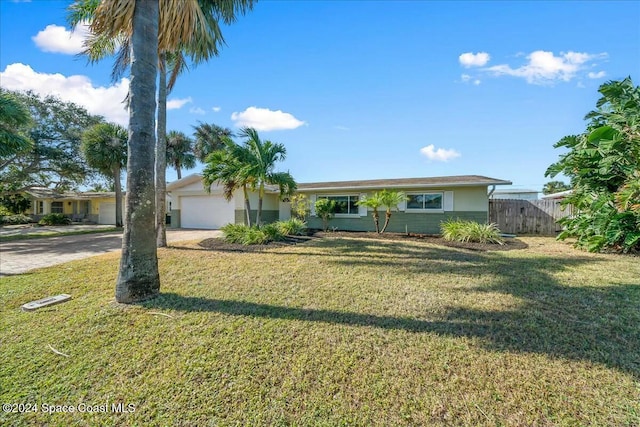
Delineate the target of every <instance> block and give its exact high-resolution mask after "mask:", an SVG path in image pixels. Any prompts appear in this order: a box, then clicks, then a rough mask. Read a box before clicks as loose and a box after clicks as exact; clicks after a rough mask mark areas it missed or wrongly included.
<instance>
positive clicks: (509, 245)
mask: <svg viewBox="0 0 640 427" xmlns="http://www.w3.org/2000/svg"><path fill="white" fill-rule="evenodd" d="M322 238H327V239H335V238H350V239H377V240H396V241H405V242H424V243H430V244H433V245H438V246H447V247H450V248H459V249H466V250H470V251H478V252H488V251H511V250H516V249H526V248H527V247H528V245H527V244H526V243H524V242H522V241H521V240H518V239H505V244H504V245H496V244H482V243H462V242H449V241H446V240H444V239H443V238H441V237H439V236H434V235H425V234H409V235H407V234H403V233H384V234H377V233H374V232H355V231H334V232H323V231H318V232H315V233H313V234H312V235H310V236H300V237H288V238H287V239H286V240H284V241H282V242H271V243H269V244H266V245H247V246H245V245H241V244H237V243H227V242H225V241H224V240H223V239H221V238H216V239H205V240H203V241H201V242H200V243H198V246H200V247H202V248H204V249H207V250H213V251H224V252H261V251H264V250H266V249H273V248H277V247H285V246H290V245H297V244H301V243H306V242H308V241H310V240H314V239H322Z"/></svg>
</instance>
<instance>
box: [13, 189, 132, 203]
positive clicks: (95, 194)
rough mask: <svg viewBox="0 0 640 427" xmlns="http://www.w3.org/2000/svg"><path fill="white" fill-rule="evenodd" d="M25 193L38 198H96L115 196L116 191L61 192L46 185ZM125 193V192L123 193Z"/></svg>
mask: <svg viewBox="0 0 640 427" xmlns="http://www.w3.org/2000/svg"><path fill="white" fill-rule="evenodd" d="M25 193H27V194H28V195H30V196H31V197H34V198H36V199H74V200H78V199H82V200H85V199H96V198H105V197H115V196H116V193H115V192H113V191H86V192H82V191H65V192H63V193H60V192H58V191H56V190H53V189H51V188H45V187H31V188H30V189H28V190H25ZM122 194H123V195H124V192H123V193H122Z"/></svg>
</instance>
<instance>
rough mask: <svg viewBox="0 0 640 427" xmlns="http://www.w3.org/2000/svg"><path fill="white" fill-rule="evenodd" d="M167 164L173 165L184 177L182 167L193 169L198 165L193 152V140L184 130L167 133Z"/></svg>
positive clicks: (179, 177)
mask: <svg viewBox="0 0 640 427" xmlns="http://www.w3.org/2000/svg"><path fill="white" fill-rule="evenodd" d="M167 165H171V166H172V167H173V168H174V169H175V170H176V173H177V174H178V179H181V178H182V168H186V169H191V168H193V167H195V166H196V156H195V155H194V154H193V140H192V139H191V138H189V137H188V136H187V135H186V134H185V133H184V132H179V131H175V130H172V131H170V132H169V133H168V134H167Z"/></svg>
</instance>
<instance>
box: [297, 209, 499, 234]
mask: <svg viewBox="0 0 640 427" xmlns="http://www.w3.org/2000/svg"><path fill="white" fill-rule="evenodd" d="M379 213H380V228H382V226H383V225H384V218H385V213H384V211H381V212H379ZM448 219H463V220H469V221H476V222H480V223H486V222H487V212H479V211H467V212H464V211H456V212H441V213H406V212H392V213H391V219H390V220H389V225H388V227H387V231H389V232H391V233H405V232H407V233H417V234H440V223H441V222H443V221H446V220H448ZM307 224H308V226H309V228H316V229H322V219H320V218H318V217H313V216H312V217H310V218H309V220H308V221H307ZM334 227H335V228H336V229H337V230H347V231H375V225H374V224H373V214H372V213H371V212H368V214H367V216H366V217H365V216H362V217H353V218H332V219H330V220H329V229H332V228H334Z"/></svg>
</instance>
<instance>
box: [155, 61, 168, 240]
mask: <svg viewBox="0 0 640 427" xmlns="http://www.w3.org/2000/svg"><path fill="white" fill-rule="evenodd" d="M159 62H160V64H159V65H160V79H159V81H158V129H157V137H156V138H157V140H156V245H157V246H158V247H159V248H164V247H166V246H167V222H166V219H165V217H166V215H167V214H166V200H167V60H166V57H165V54H164V53H161V54H160V58H159Z"/></svg>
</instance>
